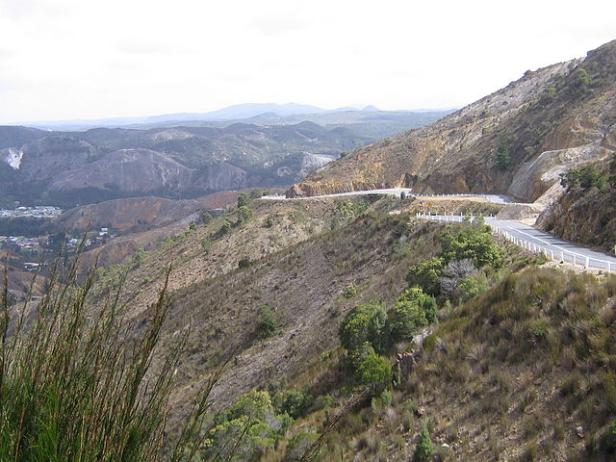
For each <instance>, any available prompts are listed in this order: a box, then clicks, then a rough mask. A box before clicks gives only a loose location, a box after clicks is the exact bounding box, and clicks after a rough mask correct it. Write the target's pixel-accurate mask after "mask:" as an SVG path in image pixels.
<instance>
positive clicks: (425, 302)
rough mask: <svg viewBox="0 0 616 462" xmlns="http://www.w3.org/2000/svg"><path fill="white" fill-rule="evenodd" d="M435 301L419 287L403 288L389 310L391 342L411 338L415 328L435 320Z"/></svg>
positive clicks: (415, 330)
mask: <svg viewBox="0 0 616 462" xmlns="http://www.w3.org/2000/svg"><path fill="white" fill-rule="evenodd" d="M436 309H437V307H436V301H435V300H434V298H433V297H431V296H429V295H427V294H426V293H425V292H424V291H423V290H422V289H421V288H419V287H412V288H410V289H407V290H405V291H404V292H403V293H402V295H401V296H400V298H399V299H398V301H397V302H396V305H395V307H394V308H393V309H392V310H391V311H390V312H389V320H390V328H391V338H392V341H393V342H398V341H402V340H412V339H413V335H414V334H415V333H416V332H417V329H418V328H420V327H423V326H427V325H428V324H431V323H433V322H435V321H436Z"/></svg>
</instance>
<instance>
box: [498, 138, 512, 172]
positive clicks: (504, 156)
mask: <svg viewBox="0 0 616 462" xmlns="http://www.w3.org/2000/svg"><path fill="white" fill-rule="evenodd" d="M511 165H512V161H511V155H510V154H509V146H508V145H507V143H505V142H501V144H500V145H499V146H498V149H497V150H496V168H498V169H499V170H503V171H506V170H509V168H510V167H511Z"/></svg>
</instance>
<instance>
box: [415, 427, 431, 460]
mask: <svg viewBox="0 0 616 462" xmlns="http://www.w3.org/2000/svg"><path fill="white" fill-rule="evenodd" d="M433 454H434V446H433V444H432V439H431V438H430V433H429V432H428V428H427V427H426V426H425V425H424V426H423V427H422V429H421V432H420V433H419V439H418V440H417V446H416V447H415V453H414V454H413V462H426V461H429V460H430V459H431V458H432V455H433Z"/></svg>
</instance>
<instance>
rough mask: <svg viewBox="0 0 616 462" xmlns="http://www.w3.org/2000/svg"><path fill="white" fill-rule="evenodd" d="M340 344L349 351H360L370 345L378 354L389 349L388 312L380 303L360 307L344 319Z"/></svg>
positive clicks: (340, 332)
mask: <svg viewBox="0 0 616 462" xmlns="http://www.w3.org/2000/svg"><path fill="white" fill-rule="evenodd" d="M339 334H340V342H341V343H342V346H343V347H344V348H346V350H347V351H349V352H352V351H354V350H357V349H359V348H360V347H362V346H363V345H364V343H369V344H370V345H372V347H374V349H375V350H376V351H377V352H381V353H383V352H385V351H387V349H388V347H389V337H390V335H389V323H388V320H387V311H386V310H385V307H384V306H383V305H382V304H380V303H368V304H364V305H358V306H356V307H355V308H353V310H352V311H351V312H349V314H347V316H346V317H345V318H344V321H343V322H342V325H341V326H340V331H339Z"/></svg>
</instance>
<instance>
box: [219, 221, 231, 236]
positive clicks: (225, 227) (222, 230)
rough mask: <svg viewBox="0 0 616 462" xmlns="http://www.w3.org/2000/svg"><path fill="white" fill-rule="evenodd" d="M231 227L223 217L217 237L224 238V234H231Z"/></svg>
mask: <svg viewBox="0 0 616 462" xmlns="http://www.w3.org/2000/svg"><path fill="white" fill-rule="evenodd" d="M232 227H233V225H232V224H231V222H230V221H229V219H228V218H227V217H225V218H224V219H223V221H222V224H221V225H220V229H219V230H218V233H217V237H221V236H224V235H225V234H229V233H230V232H231V229H232Z"/></svg>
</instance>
